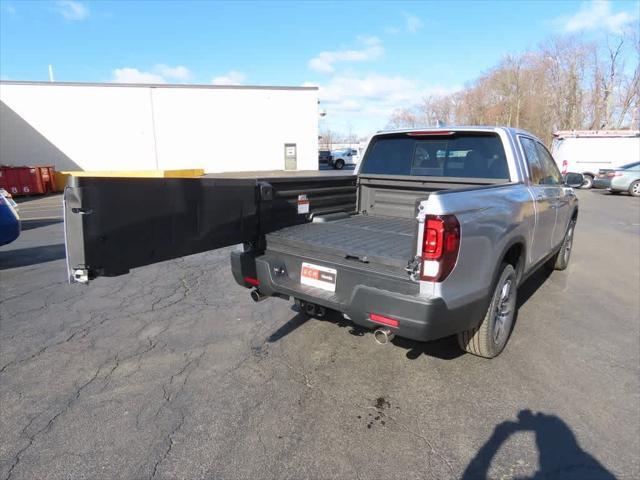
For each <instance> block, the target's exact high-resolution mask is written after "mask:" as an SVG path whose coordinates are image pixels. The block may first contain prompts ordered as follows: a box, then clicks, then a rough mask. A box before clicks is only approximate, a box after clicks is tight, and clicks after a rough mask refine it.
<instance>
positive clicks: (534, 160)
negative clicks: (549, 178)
mask: <svg viewBox="0 0 640 480" xmlns="http://www.w3.org/2000/svg"><path fill="white" fill-rule="evenodd" d="M520 145H521V146H522V150H523V151H524V157H525V159H526V161H527V166H528V167H529V178H530V179H531V183H533V184H534V185H541V184H542V180H543V179H544V171H543V169H542V161H541V160H540V157H539V155H538V149H537V148H536V142H535V140H533V139H531V138H528V137H520Z"/></svg>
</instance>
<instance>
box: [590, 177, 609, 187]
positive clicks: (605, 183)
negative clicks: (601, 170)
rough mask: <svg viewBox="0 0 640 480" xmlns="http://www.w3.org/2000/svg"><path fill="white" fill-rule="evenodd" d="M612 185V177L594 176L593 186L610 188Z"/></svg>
mask: <svg viewBox="0 0 640 480" xmlns="http://www.w3.org/2000/svg"><path fill="white" fill-rule="evenodd" d="M610 186H611V179H610V178H594V179H593V188H609V187H610Z"/></svg>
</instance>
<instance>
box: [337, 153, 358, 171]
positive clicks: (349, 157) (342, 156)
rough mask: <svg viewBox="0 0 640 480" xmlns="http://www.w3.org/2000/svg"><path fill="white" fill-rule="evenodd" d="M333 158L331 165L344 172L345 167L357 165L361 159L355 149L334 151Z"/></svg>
mask: <svg viewBox="0 0 640 480" xmlns="http://www.w3.org/2000/svg"><path fill="white" fill-rule="evenodd" d="M331 156H332V157H333V158H332V160H331V165H332V166H333V168H335V169H337V170H342V169H343V168H344V166H345V165H357V164H358V161H359V158H360V157H359V154H358V150H356V149H355V148H346V149H344V150H334V151H333V152H331Z"/></svg>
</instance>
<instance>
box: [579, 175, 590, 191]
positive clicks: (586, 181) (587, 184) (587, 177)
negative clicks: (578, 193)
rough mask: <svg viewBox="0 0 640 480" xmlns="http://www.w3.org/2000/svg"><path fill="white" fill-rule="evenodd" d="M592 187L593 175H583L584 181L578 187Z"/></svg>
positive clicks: (586, 188)
mask: <svg viewBox="0 0 640 480" xmlns="http://www.w3.org/2000/svg"><path fill="white" fill-rule="evenodd" d="M592 187H593V177H592V176H591V175H586V174H585V175H584V182H583V183H582V186H581V187H580V188H583V189H585V190H589V189H590V188H592Z"/></svg>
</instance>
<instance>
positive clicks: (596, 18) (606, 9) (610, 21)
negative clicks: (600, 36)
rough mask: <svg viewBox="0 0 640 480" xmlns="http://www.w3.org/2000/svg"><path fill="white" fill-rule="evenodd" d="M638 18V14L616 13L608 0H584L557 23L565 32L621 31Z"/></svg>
mask: <svg viewBox="0 0 640 480" xmlns="http://www.w3.org/2000/svg"><path fill="white" fill-rule="evenodd" d="M637 19H638V15H637V14H631V13H629V12H618V13H614V12H613V10H612V9H611V3H610V2H609V1H608V0H592V1H590V2H583V3H582V5H581V6H580V9H579V10H578V11H577V12H576V13H575V14H574V15H571V16H566V17H560V18H558V19H556V24H558V25H559V26H560V27H561V28H562V29H563V30H564V31H565V32H579V31H582V30H600V29H602V30H606V31H608V32H611V33H620V32H621V31H622V30H623V28H624V27H625V26H627V25H628V24H630V23H632V22H634V21H637Z"/></svg>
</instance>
